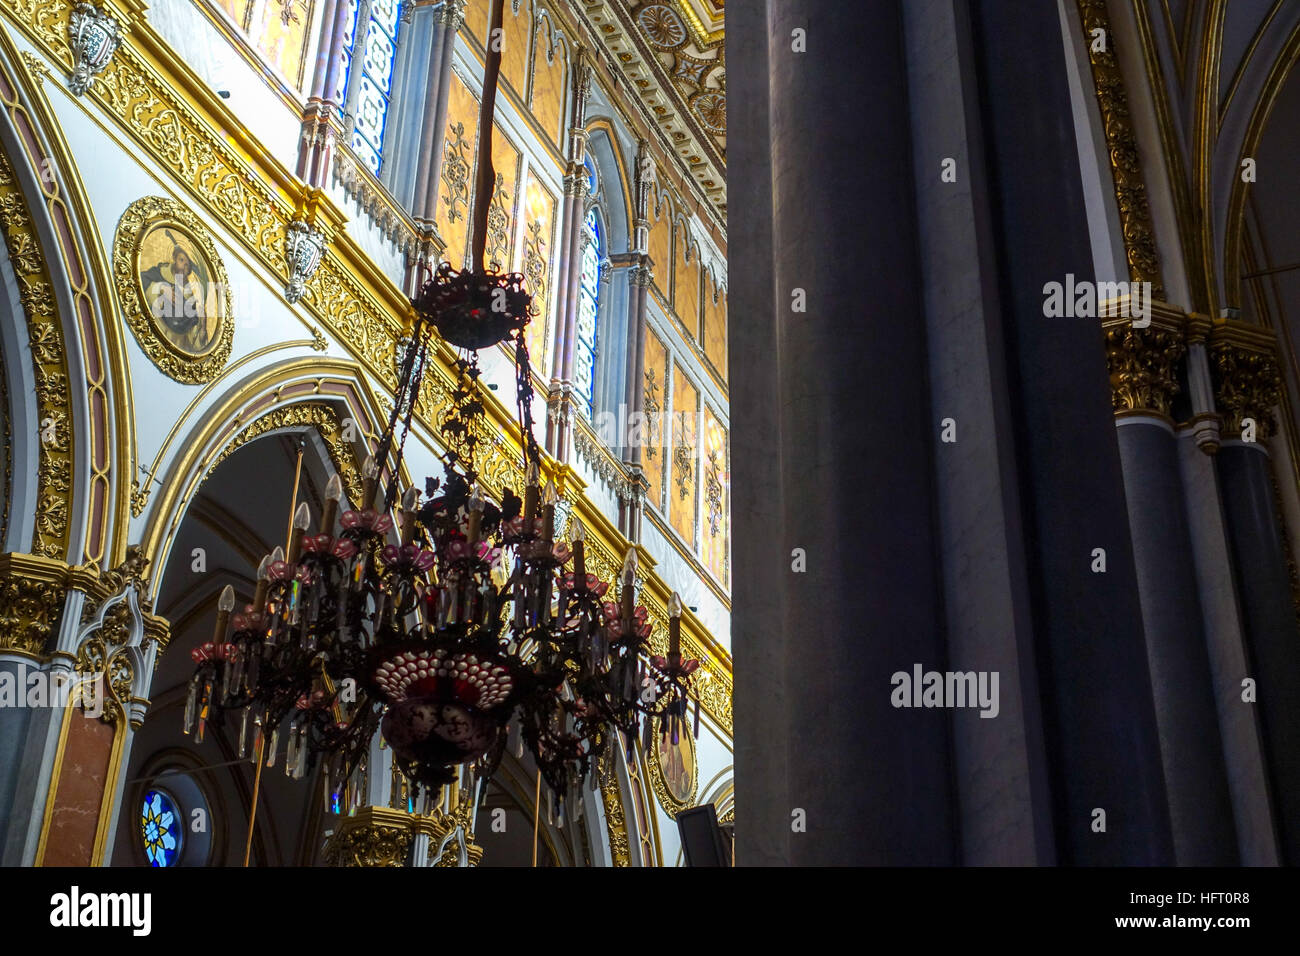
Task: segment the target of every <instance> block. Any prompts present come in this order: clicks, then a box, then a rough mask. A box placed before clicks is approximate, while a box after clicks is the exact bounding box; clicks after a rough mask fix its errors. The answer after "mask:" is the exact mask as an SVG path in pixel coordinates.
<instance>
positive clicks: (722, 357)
mask: <svg viewBox="0 0 1300 956" xmlns="http://www.w3.org/2000/svg"><path fill="white" fill-rule="evenodd" d="M703 338H704V354H705V355H706V356H708V359H709V361H710V362H712V363H713V367H714V369H716V370H717V373H718V374H719V375H721V376H722V379H723V381H726V378H727V293H726V292H724V291H723V290H722V289H720V288H719V287H717V286H715V285H714V284H713V280H712V279H711V278H709V276H708V275H707V273H706V274H705V277H704V332H703Z"/></svg>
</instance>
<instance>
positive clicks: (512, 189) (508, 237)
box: [471, 126, 520, 272]
mask: <svg viewBox="0 0 1300 956" xmlns="http://www.w3.org/2000/svg"><path fill="white" fill-rule="evenodd" d="M494 128H495V130H496V132H495V133H494V134H493V137H492V165H493V167H494V168H495V170H496V186H495V188H494V189H493V190H492V205H491V207H490V208H489V209H488V229H487V232H488V234H487V247H486V251H485V255H486V257H487V266H488V268H489V269H491V270H492V271H494V272H508V271H510V269H511V268H512V267H513V264H514V260H515V257H514V255H513V253H514V241H515V229H514V222H515V206H516V204H517V201H518V189H519V159H520V154H519V150H518V148H516V146H515V145H514V143H512V142H510V140H509V139H508V138H507V137H506V134H505V133H504V132H503V131H502V129H501V127H500V126H495V127H494ZM471 202H473V199H471ZM471 208H473V207H472V206H471Z"/></svg>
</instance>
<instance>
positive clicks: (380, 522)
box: [339, 508, 393, 534]
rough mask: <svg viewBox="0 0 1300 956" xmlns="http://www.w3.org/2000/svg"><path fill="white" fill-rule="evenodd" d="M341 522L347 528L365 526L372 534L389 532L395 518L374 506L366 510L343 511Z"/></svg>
mask: <svg viewBox="0 0 1300 956" xmlns="http://www.w3.org/2000/svg"><path fill="white" fill-rule="evenodd" d="M339 524H341V525H343V527H345V528H364V529H366V530H367V531H370V532H371V533H372V534H387V533H388V532H389V531H390V530H391V529H392V527H393V519H392V518H391V517H389V516H388V515H382V514H380V513H379V512H378V511H376V510H375V509H374V508H367V509H366V510H365V511H345V512H343V517H341V518H339Z"/></svg>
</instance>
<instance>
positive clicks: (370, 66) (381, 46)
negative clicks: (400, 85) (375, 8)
mask: <svg viewBox="0 0 1300 956" xmlns="http://www.w3.org/2000/svg"><path fill="white" fill-rule="evenodd" d="M396 52H397V49H396V47H395V46H394V45H393V41H392V40H391V39H390V38H389V37H388V36H387V35H386V34H385V33H384V31H383V30H382V29H381V28H380V26H379V24H377V23H375V21H374V20H371V21H370V29H369V30H367V31H366V55H365V59H364V60H363V61H362V64H361V68H362V71H363V75H364V76H366V77H367V78H369V79H370V80H372V81H373V82H374V83H375V85H377V86H378V87H379V88H380V89H381V90H383V92H384V94H385V95H387V94H388V92H389V89H388V88H389V85H390V83H391V82H392V78H393V57H394V55H395V54H396Z"/></svg>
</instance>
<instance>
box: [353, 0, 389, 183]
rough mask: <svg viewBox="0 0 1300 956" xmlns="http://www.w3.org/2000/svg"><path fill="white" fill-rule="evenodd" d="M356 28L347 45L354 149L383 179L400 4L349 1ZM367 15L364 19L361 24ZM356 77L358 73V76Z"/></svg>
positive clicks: (370, 0) (372, 0) (377, 1)
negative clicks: (382, 168)
mask: <svg viewBox="0 0 1300 956" xmlns="http://www.w3.org/2000/svg"><path fill="white" fill-rule="evenodd" d="M346 2H347V4H348V7H349V8H350V9H349V19H350V20H351V21H352V24H353V28H352V30H351V31H350V33H349V35H348V37H347V38H346V39H345V41H344V59H345V76H346V79H345V80H344V89H346V90H347V99H346V104H347V105H346V109H347V112H348V113H349V114H350V115H351V116H352V117H353V120H352V140H351V142H350V143H349V145H350V146H351V147H352V151H353V152H354V153H356V155H357V158H358V159H360V160H361V161H362V162H363V163H364V164H365V165H366V167H367V168H368V169H369V170H370V171H371V172H372V173H374V174H375V175H376V176H378V175H379V169H380V167H381V166H382V165H383V154H384V127H385V125H386V124H387V122H388V105H389V100H390V98H391V96H392V92H393V90H392V87H393V61H394V59H395V58H396V56H397V29H398V24H399V22H400V18H399V15H398V14H399V10H400V7H401V3H400V0H346ZM362 14H366V17H365V21H364V22H360V21H361V16H362ZM354 74H355V75H354Z"/></svg>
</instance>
